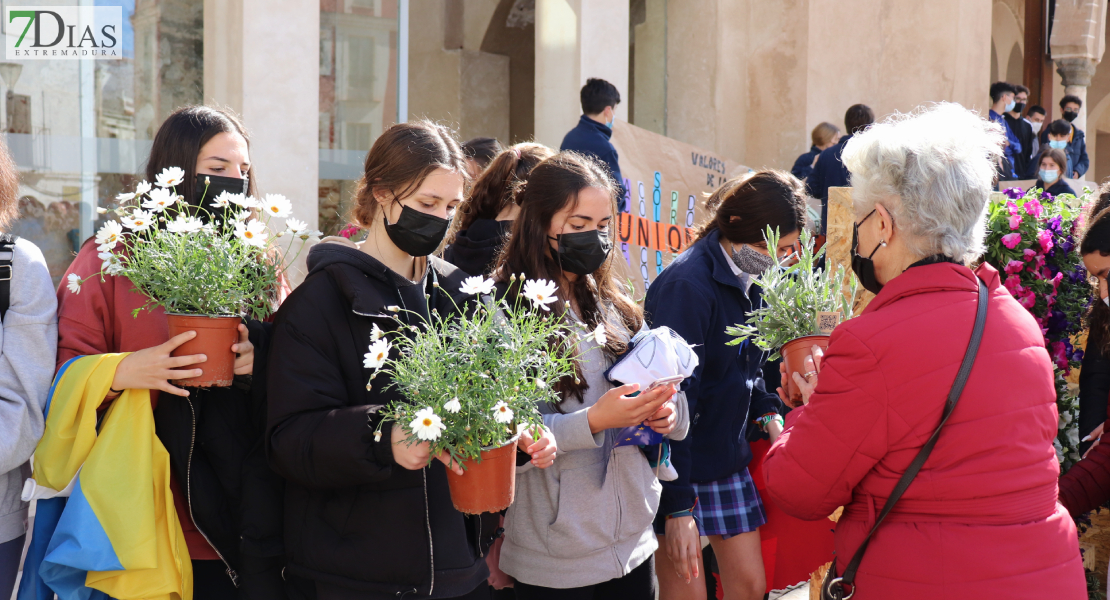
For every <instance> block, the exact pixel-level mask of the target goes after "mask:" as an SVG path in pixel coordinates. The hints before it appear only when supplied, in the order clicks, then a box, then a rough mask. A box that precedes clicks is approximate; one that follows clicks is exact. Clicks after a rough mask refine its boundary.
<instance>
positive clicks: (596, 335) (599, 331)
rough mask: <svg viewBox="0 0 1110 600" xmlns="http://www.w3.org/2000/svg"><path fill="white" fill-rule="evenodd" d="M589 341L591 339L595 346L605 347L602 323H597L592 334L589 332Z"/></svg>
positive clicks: (603, 325)
mask: <svg viewBox="0 0 1110 600" xmlns="http://www.w3.org/2000/svg"><path fill="white" fill-rule="evenodd" d="M590 339H592V340H593V341H594V343H595V344H597V345H598V346H604V345H605V343H606V341H607V340H606V338H605V324H604V323H598V324H597V328H596V329H594V330H593V331H592V332H590Z"/></svg>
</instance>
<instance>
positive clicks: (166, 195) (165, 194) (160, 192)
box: [143, 188, 177, 213]
mask: <svg viewBox="0 0 1110 600" xmlns="http://www.w3.org/2000/svg"><path fill="white" fill-rule="evenodd" d="M176 202H177V196H175V195H174V193H173V192H171V191H169V190H167V189H165V188H154V189H153V190H150V194H149V195H148V196H147V199H146V200H145V201H143V208H145V209H147V210H150V211H152V212H156V213H160V212H162V211H163V210H166V208H167V207H170V206H173V205H174V203H176Z"/></svg>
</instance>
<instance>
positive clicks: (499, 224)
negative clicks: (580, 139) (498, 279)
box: [443, 143, 555, 275]
mask: <svg viewBox="0 0 1110 600" xmlns="http://www.w3.org/2000/svg"><path fill="white" fill-rule="evenodd" d="M554 155H555V151H554V150H552V149H551V148H548V147H547V146H544V145H542V144H534V143H523V144H517V145H515V146H513V147H511V148H509V149H507V150H505V151H504V152H502V153H501V154H498V155H497V158H495V159H493V162H491V163H490V164H489V166H488V167H487V168H486V169H485V170H484V171H482V174H481V176H479V177H478V181H476V182H474V185H473V186H471V188H470V194H469V195H468V196H467V198H466V200H465V201H463V203H462V204H460V205H459V210H458V216H457V217H456V218H457V219H458V220H459V231H458V233H456V234H455V236H454V239H452V240H451V243H450V245H448V246H447V248H446V249H445V250H444V251H443V259H444V260H446V261H447V262H449V263H451V264H453V265H455V266H456V267H458V268H460V269H462V270H463V271H465V272H467V273H470V274H471V275H485V274H487V273H490V272H492V271H493V267H495V266H496V264H497V254H498V252H500V251H501V244H502V243H503V242H504V239H505V237H507V236H508V235H509V231H510V230H511V229H512V226H513V220H514V219H516V217H517V215H518V214H520V205H518V204H517V203H516V201H515V194H516V189H517V187H518V186H520V185H522V184H523V182H525V181H527V179H528V173H529V172H530V171H531V170H532V167H535V166H536V165H538V164H539V163H540V162H541V161H543V160H545V159H547V158H550V157H552V156H554Z"/></svg>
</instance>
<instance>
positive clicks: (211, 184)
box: [192, 174, 250, 223]
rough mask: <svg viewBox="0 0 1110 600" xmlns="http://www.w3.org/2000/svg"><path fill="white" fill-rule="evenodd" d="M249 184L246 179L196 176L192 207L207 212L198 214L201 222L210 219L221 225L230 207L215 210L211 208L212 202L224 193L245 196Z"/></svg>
mask: <svg viewBox="0 0 1110 600" xmlns="http://www.w3.org/2000/svg"><path fill="white" fill-rule="evenodd" d="M249 183H250V180H249V179H248V178H247V177H244V178H242V179H239V178H236V177H221V176H219V175H200V174H198V175H197V179H196V187H195V188H193V189H194V191H193V202H192V205H193V206H199V207H201V208H203V209H204V210H206V211H207V213H204V212H202V213H200V217H201V219H202V220H204V221H207V220H208V219H209V218H211V219H212V220H214V221H219V222H221V223H223V222H225V221H226V220H227V216H228V215H227V213H228V212H229V211H230V210H231V207H228V208H216V207H214V206H212V202H213V201H214V200H215V199H216V198H218V197H219V196H220V194H222V193H224V192H227V193H229V194H242V195H244V196H246V195H247V188H248V184H249Z"/></svg>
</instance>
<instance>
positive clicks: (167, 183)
mask: <svg viewBox="0 0 1110 600" xmlns="http://www.w3.org/2000/svg"><path fill="white" fill-rule="evenodd" d="M182 181H185V170H184V169H182V168H181V167H166V168H165V169H162V172H161V173H159V174H158V177H156V178H155V179H154V182H155V183H157V184H158V187H162V188H168V187H173V186H175V185H180V184H181V182H182Z"/></svg>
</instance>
